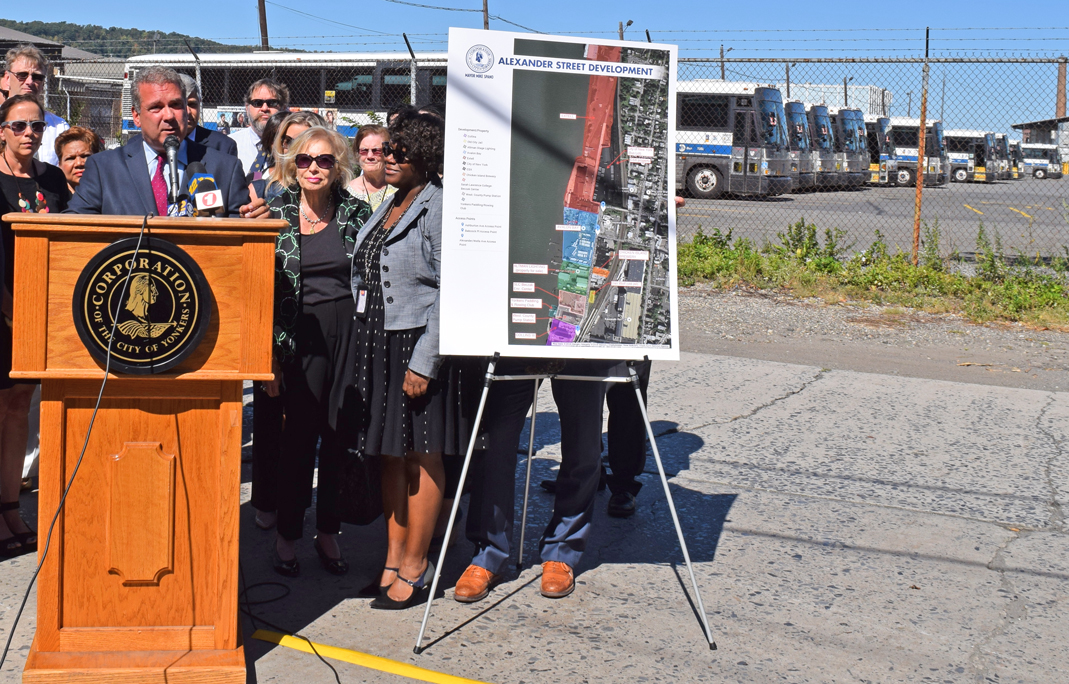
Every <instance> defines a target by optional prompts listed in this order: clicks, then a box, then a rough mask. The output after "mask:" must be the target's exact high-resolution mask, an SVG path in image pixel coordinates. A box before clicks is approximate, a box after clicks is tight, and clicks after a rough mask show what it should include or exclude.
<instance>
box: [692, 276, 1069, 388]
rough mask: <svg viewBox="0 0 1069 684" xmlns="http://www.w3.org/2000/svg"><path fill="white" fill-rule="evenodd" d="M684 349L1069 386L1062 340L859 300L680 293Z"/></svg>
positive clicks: (1067, 337) (1007, 383)
mask: <svg viewBox="0 0 1069 684" xmlns="http://www.w3.org/2000/svg"><path fill="white" fill-rule="evenodd" d="M679 303H680V310H679V320H680V327H681V335H682V349H683V350H684V351H694V352H702V353H710V354H721V355H725V356H739V357H746V358H753V359H764V360H769V361H784V362H788V363H799V364H808V365H817V366H821V367H824V368H833V369H841V370H855V371H862V372H871V373H884V374H890V375H903V376H909V377H920V378H931V379H935V380H951V381H956V382H971V383H978V384H986V385H999V386H1004V387H1021V388H1028V389H1043V390H1062V391H1064V390H1065V389H1066V388H1067V387H1069V377H1067V376H1066V375H1065V371H1067V370H1069V333H1065V332H1057V331H1053V330H1036V329H1034V328H1029V327H1026V326H1023V325H1015V324H989V325H975V324H972V323H969V322H968V321H967V320H966V319H964V318H962V317H960V316H953V315H933V314H928V313H925V312H923V311H914V310H910V309H904V308H902V307H882V306H873V305H868V304H865V303H847V304H839V305H827V304H825V303H824V302H823V301H822V300H819V299H806V300H802V299H796V298H794V297H792V296H790V295H788V294H785V293H779V292H771V291H761V290H744V289H733V290H726V291H725V290H719V289H717V288H714V287H711V286H709V285H705V284H698V285H695V286H692V287H687V288H680V290H679Z"/></svg>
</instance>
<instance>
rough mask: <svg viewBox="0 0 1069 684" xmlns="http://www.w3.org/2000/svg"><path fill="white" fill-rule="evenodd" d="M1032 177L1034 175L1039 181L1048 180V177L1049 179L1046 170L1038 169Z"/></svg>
mask: <svg viewBox="0 0 1069 684" xmlns="http://www.w3.org/2000/svg"><path fill="white" fill-rule="evenodd" d="M1032 175H1033V176H1034V177H1035V178H1038V179H1039V180H1043V179H1044V178H1046V177H1047V170H1046V169H1036V170H1035V171H1034V172H1033V173H1032Z"/></svg>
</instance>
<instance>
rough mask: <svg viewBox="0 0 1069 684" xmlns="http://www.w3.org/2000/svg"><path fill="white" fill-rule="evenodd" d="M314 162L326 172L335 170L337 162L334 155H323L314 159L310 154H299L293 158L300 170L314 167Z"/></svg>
mask: <svg viewBox="0 0 1069 684" xmlns="http://www.w3.org/2000/svg"><path fill="white" fill-rule="evenodd" d="M312 162H315V163H316V166H318V167H319V168H321V169H323V170H324V171H330V170H331V169H333V168H334V164H335V163H336V160H335V159H334V155H333V154H321V155H319V156H318V157H313V156H312V155H310V154H298V155H297V156H296V157H294V158H293V163H294V164H296V165H297V168H298V169H307V168H308V167H309V166H311V165H312Z"/></svg>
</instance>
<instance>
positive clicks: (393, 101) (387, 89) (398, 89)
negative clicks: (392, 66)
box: [381, 70, 413, 109]
mask: <svg viewBox="0 0 1069 684" xmlns="http://www.w3.org/2000/svg"><path fill="white" fill-rule="evenodd" d="M411 83H412V80H411V72H410V71H408V70H404V71H400V70H395V71H384V72H383V74H382V103H381V106H382V108H383V109H391V108H393V107H395V106H397V105H399V104H413V103H412V102H409V100H410V99H411V97H412V86H411V85H410V84H411Z"/></svg>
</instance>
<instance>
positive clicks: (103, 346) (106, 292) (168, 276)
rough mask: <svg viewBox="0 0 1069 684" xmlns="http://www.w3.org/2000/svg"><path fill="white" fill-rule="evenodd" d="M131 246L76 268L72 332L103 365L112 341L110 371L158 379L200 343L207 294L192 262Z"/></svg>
mask: <svg viewBox="0 0 1069 684" xmlns="http://www.w3.org/2000/svg"><path fill="white" fill-rule="evenodd" d="M137 242H138V238H136V237H130V238H123V239H122V240H118V241H116V242H113V243H111V244H110V245H108V246H107V247H105V248H104V249H102V250H100V251H99V252H97V254H96V255H95V256H94V257H93V258H92V259H90V260H89V263H88V264H87V265H86V267H85V268H84V269H82V273H81V275H79V276H78V282H77V284H76V285H75V287H74V327H75V329H76V330H77V331H78V335H79V337H81V338H82V343H83V344H85V348H86V349H88V350H89V353H90V354H92V355H93V358H95V359H96V360H97V361H99V362H100V363H101V364H102V365H105V364H107V360H108V348H109V341H110V348H111V368H112V369H113V370H115V371H118V372H122V373H131V374H135V375H148V374H154V373H163V372H166V371H168V370H170V369H171V368H173V367H174V366H176V365H178V364H179V363H181V362H182V361H183V360H184V359H186V358H187V357H188V356H189V355H190V354H192V353H193V351H194V350H195V349H196V348H197V345H199V344H200V342H201V340H202V339H203V338H204V333H205V332H206V331H207V330H208V324H209V323H210V322H211V310H212V296H211V290H210V288H209V287H208V282H207V280H205V278H204V273H203V272H202V271H201V270H200V267H199V266H197V262H195V261H194V260H193V259H192V257H190V256H189V255H188V254H186V252H185V251H183V250H182V249H181V248H179V247H178V246H177V245H175V244H173V243H171V242H168V241H166V240H161V239H159V238H146V239H143V240H142V241H141V247H140V249H138V248H137ZM135 252H136V257H135ZM113 331H114V334H115V338H114V340H112V339H111V336H112V332H113Z"/></svg>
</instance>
